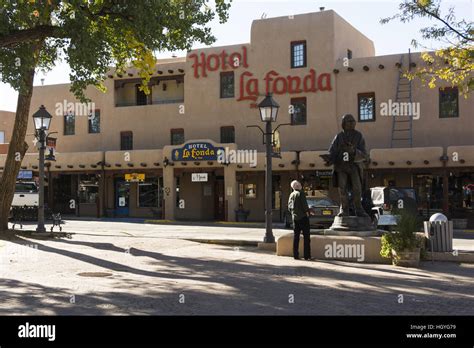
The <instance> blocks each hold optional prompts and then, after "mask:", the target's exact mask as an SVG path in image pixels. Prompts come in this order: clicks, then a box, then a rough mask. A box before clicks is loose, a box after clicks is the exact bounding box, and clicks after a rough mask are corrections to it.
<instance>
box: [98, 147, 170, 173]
mask: <svg viewBox="0 0 474 348" xmlns="http://www.w3.org/2000/svg"><path fill="white" fill-rule="evenodd" d="M104 166H105V170H110V169H134V168H140V169H148V168H163V150H127V151H106V152H105V164H104Z"/></svg>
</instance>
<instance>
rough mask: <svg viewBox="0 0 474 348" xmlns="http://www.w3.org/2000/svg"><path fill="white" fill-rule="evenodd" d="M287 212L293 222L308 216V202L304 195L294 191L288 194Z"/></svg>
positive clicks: (301, 192)
mask: <svg viewBox="0 0 474 348" xmlns="http://www.w3.org/2000/svg"><path fill="white" fill-rule="evenodd" d="M288 210H289V211H290V213H291V216H292V218H293V221H299V220H301V219H303V218H304V217H306V216H308V215H307V212H309V207H308V202H307V201H306V195H305V194H304V192H303V191H302V190H301V191H298V190H295V191H293V192H292V193H291V194H290V198H289V199H288Z"/></svg>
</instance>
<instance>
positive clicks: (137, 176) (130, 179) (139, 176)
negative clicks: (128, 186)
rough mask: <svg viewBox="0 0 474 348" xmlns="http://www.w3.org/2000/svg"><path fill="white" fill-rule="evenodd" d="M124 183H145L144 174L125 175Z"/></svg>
mask: <svg viewBox="0 0 474 348" xmlns="http://www.w3.org/2000/svg"><path fill="white" fill-rule="evenodd" d="M125 181H128V182H143V181H145V174H142V173H141V174H139V173H132V174H125Z"/></svg>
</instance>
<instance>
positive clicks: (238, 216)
mask: <svg viewBox="0 0 474 348" xmlns="http://www.w3.org/2000/svg"><path fill="white" fill-rule="evenodd" d="M249 213H250V211H248V210H236V211H235V220H236V221H237V222H247V217H248V216H249Z"/></svg>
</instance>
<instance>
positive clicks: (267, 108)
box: [258, 94, 280, 243]
mask: <svg viewBox="0 0 474 348" xmlns="http://www.w3.org/2000/svg"><path fill="white" fill-rule="evenodd" d="M279 107H280V106H279V105H278V103H277V102H276V101H275V100H273V98H272V96H271V94H267V95H266V97H265V99H263V100H262V102H261V103H260V104H258V108H259V109H260V117H261V119H262V122H265V124H266V129H265V133H264V135H265V147H266V168H265V237H264V239H263V242H264V243H275V237H274V236H273V232H272V151H273V149H272V144H273V142H272V140H273V139H272V135H273V131H272V122H276V119H277V115H278V109H279Z"/></svg>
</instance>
